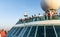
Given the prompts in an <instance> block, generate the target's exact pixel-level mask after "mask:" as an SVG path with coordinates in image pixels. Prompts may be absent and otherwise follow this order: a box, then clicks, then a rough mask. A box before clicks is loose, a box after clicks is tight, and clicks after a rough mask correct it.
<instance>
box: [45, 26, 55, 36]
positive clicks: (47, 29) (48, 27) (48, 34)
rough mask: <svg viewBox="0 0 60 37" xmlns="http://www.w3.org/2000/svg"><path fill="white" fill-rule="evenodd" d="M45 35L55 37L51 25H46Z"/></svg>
mask: <svg viewBox="0 0 60 37" xmlns="http://www.w3.org/2000/svg"><path fill="white" fill-rule="evenodd" d="M46 37H56V35H55V32H54V29H53V26H46Z"/></svg>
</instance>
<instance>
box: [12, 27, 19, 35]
mask: <svg viewBox="0 0 60 37" xmlns="http://www.w3.org/2000/svg"><path fill="white" fill-rule="evenodd" d="M16 28H17V29H16V30H15V31H14V33H13V34H12V35H14V34H15V33H16V32H17V31H18V30H19V27H16Z"/></svg>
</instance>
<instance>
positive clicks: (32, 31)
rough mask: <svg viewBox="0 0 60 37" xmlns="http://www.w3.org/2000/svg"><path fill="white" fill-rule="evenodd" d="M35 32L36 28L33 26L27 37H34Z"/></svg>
mask: <svg viewBox="0 0 60 37" xmlns="http://www.w3.org/2000/svg"><path fill="white" fill-rule="evenodd" d="M35 31H36V26H33V27H32V29H31V31H30V35H29V36H28V37H34V35H35Z"/></svg>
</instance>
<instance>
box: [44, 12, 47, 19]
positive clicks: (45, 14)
mask: <svg viewBox="0 0 60 37" xmlns="http://www.w3.org/2000/svg"><path fill="white" fill-rule="evenodd" d="M44 17H45V20H46V19H47V13H46V12H45V13H44Z"/></svg>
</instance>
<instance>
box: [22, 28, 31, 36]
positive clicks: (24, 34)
mask: <svg viewBox="0 0 60 37" xmlns="http://www.w3.org/2000/svg"><path fill="white" fill-rule="evenodd" d="M30 28H31V27H28V28H27V30H26V32H25V34H24V35H23V37H27V34H28V32H29V30H30Z"/></svg>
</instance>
